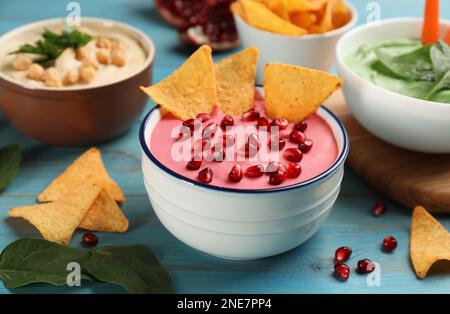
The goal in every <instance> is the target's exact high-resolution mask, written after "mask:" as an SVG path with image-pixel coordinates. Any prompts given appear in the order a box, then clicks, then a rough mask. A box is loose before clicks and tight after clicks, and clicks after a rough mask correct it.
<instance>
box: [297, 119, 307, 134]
mask: <svg viewBox="0 0 450 314" xmlns="http://www.w3.org/2000/svg"><path fill="white" fill-rule="evenodd" d="M307 128H308V123H307V122H306V121H301V122H297V123H296V124H295V126H294V129H295V130H297V131H300V132H305V131H306V129H307Z"/></svg>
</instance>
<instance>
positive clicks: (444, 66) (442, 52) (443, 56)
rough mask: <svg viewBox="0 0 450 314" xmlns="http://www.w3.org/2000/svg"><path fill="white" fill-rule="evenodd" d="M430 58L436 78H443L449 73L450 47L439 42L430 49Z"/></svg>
mask: <svg viewBox="0 0 450 314" xmlns="http://www.w3.org/2000/svg"><path fill="white" fill-rule="evenodd" d="M430 57H431V61H432V62H433V67H434V70H435V71H436V73H437V75H438V77H444V76H445V74H446V73H447V72H448V71H450V47H449V46H448V45H447V44H446V43H445V42H443V41H442V40H440V41H438V42H437V43H436V44H434V45H433V46H432V47H431V51H430Z"/></svg>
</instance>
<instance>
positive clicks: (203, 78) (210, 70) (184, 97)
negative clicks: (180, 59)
mask: <svg viewBox="0 0 450 314" xmlns="http://www.w3.org/2000/svg"><path fill="white" fill-rule="evenodd" d="M141 89H142V91H143V92H144V93H146V94H147V95H148V96H150V98H151V99H152V100H153V101H154V102H155V103H157V104H159V105H161V106H162V107H163V108H165V109H167V110H168V111H170V112H171V113H172V114H173V115H174V116H175V117H177V118H178V119H180V120H183V121H184V120H187V119H193V118H195V117H196V116H197V114H199V113H211V111H212V110H213V108H214V106H215V105H216V104H217V101H216V100H217V99H216V81H215V75H214V64H213V60H212V56H211V48H210V47H208V46H202V47H200V48H199V49H198V50H197V51H196V52H194V53H193V54H192V55H191V56H190V57H189V59H187V60H186V61H185V62H184V63H183V65H182V66H181V67H180V68H178V70H176V71H175V72H173V73H172V74H171V75H170V76H168V77H167V78H165V79H164V80H162V81H160V82H159V83H158V84H155V85H152V86H149V87H142V86H141Z"/></svg>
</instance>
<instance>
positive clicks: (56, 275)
mask: <svg viewBox="0 0 450 314" xmlns="http://www.w3.org/2000/svg"><path fill="white" fill-rule="evenodd" d="M88 257H89V251H84V250H79V249H73V248H69V247H66V246H63V245H60V244H56V243H53V242H50V241H47V240H43V239H20V240H17V241H14V242H13V243H11V244H9V245H8V246H7V247H6V248H5V249H4V250H3V252H2V255H1V258H0V279H1V280H2V281H3V283H4V285H5V287H6V288H18V287H21V286H24V285H28V284H31V283H49V284H53V285H57V286H62V285H65V284H66V278H67V275H68V274H69V273H68V271H67V269H66V267H67V265H68V264H69V263H71V262H77V263H79V264H80V265H82V264H83V261H85V260H86V259H87V258H88ZM82 279H89V277H88V276H82Z"/></svg>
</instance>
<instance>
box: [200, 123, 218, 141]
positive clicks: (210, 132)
mask: <svg viewBox="0 0 450 314" xmlns="http://www.w3.org/2000/svg"><path fill="white" fill-rule="evenodd" d="M216 132H217V124H216V123H214V122H211V123H210V124H208V125H207V126H206V127H205V128H204V129H203V138H207V139H211V138H213V137H214V136H215V135H216Z"/></svg>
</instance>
